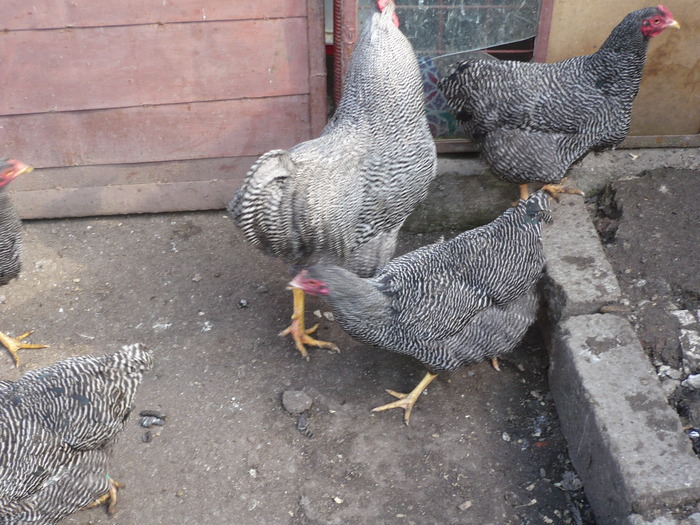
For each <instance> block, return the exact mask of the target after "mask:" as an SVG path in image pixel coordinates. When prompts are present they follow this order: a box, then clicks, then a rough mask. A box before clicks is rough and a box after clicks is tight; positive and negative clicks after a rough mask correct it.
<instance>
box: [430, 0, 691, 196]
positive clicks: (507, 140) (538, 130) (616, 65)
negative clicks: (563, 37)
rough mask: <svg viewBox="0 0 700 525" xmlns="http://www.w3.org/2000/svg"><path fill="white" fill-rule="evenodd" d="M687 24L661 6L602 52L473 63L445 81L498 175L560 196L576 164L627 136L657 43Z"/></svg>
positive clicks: (617, 33) (626, 27) (631, 18)
mask: <svg viewBox="0 0 700 525" xmlns="http://www.w3.org/2000/svg"><path fill="white" fill-rule="evenodd" d="M667 27H676V28H678V27H680V26H679V24H678V22H676V21H675V20H674V18H673V16H672V15H671V12H670V11H669V10H668V8H666V7H664V6H662V5H660V6H658V7H648V8H646V9H640V10H639V11H634V12H632V13H630V14H628V15H627V16H626V17H625V18H624V19H623V20H622V22H620V24H619V25H618V26H617V27H615V29H613V31H612V33H611V34H610V36H609V37H608V38H607V40H606V41H605V42H604V43H603V45H602V46H600V49H598V51H596V52H595V53H593V54H592V55H587V56H578V57H574V58H569V59H567V60H563V61H561V62H556V63H552V64H539V63H523V62H515V61H502V60H467V61H464V62H462V63H460V64H459V65H458V66H457V67H456V68H455V69H454V70H453V71H452V72H451V73H450V74H449V75H448V76H447V77H446V78H444V79H442V80H441V82H440V88H441V89H442V91H443V92H444V94H445V96H446V97H447V99H448V101H449V103H450V105H451V106H452V109H453V110H454V112H455V115H456V117H457V120H458V121H459V122H460V123H461V124H462V125H463V126H464V128H465V129H466V131H467V132H468V133H470V134H471V135H472V136H473V138H474V139H475V140H476V141H477V142H480V143H481V146H482V152H483V156H484V158H485V160H486V162H487V163H488V164H489V166H490V167H491V169H492V170H493V172H494V174H495V175H496V176H497V177H499V178H501V179H503V180H505V181H507V182H511V183H515V184H519V185H520V197H521V198H527V195H528V194H529V191H528V186H527V184H528V183H530V182H539V183H545V187H544V188H545V189H546V191H549V192H550V193H551V194H552V195H553V196H555V197H556V196H557V194H558V193H560V192H565V193H581V192H580V191H578V190H573V191H572V190H565V189H564V187H563V185H562V184H560V183H561V181H562V179H563V178H564V176H565V175H566V172H567V170H568V169H569V167H570V166H571V165H572V164H573V163H574V162H575V161H577V160H578V159H580V158H581V157H583V156H584V155H585V154H586V153H588V152H589V151H591V150H599V149H605V148H611V147H615V146H617V145H618V144H619V143H620V142H622V141H623V140H624V139H625V137H626V136H627V132H628V130H629V127H630V120H631V112H632V102H633V101H634V98H635V97H636V96H637V92H638V91H639V84H640V81H641V78H642V70H643V69H644V62H645V61H646V53H647V45H648V43H649V39H650V38H652V37H654V36H656V35H658V34H659V33H661V32H662V31H663V30H664V29H665V28H667Z"/></svg>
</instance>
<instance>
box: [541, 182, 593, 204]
mask: <svg viewBox="0 0 700 525" xmlns="http://www.w3.org/2000/svg"><path fill="white" fill-rule="evenodd" d="M565 182H566V177H564V178H563V179H561V181H560V182H559V184H545V185H544V186H542V188H540V189H542V190H544V191H546V192H547V193H549V194H550V195H551V196H552V198H553V199H554V200H555V201H557V202H559V200H560V199H561V197H559V194H560V193H569V194H571V195H581V196H585V193H583V192H582V191H581V190H579V189H578V188H567V187H565V186H564V183H565Z"/></svg>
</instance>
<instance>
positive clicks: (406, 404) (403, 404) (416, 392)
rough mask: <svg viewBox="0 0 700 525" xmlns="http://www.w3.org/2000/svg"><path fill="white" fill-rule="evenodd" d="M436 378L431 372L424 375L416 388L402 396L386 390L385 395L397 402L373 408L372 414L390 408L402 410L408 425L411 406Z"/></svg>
mask: <svg viewBox="0 0 700 525" xmlns="http://www.w3.org/2000/svg"><path fill="white" fill-rule="evenodd" d="M437 376H438V375H437V374H433V373H432V372H428V373H426V374H425V377H424V378H423V379H421V382H420V383H418V385H417V386H416V388H414V389H413V390H411V392H410V393H408V394H402V393H400V392H395V391H394V390H387V391H386V393H387V394H390V395H392V396H394V397H396V398H398V401H394V402H393V403H388V404H386V405H382V406H379V407H377V408H373V409H372V412H381V411H382V410H389V409H390V408H403V409H404V414H403V420H404V422H405V423H406V424H407V425H408V424H409V423H410V421H411V410H413V405H415V404H416V401H418V396H420V395H421V393H422V392H423V390H425V389H426V387H427V386H428V385H429V384H430V383H431V381H432V380H433V379H435V378H436V377H437Z"/></svg>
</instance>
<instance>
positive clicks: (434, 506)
mask: <svg viewBox="0 0 700 525" xmlns="http://www.w3.org/2000/svg"><path fill="white" fill-rule="evenodd" d="M431 239H432V237H431V238H428V237H426V236H408V237H404V239H403V249H404V250H407V249H412V248H415V247H417V246H420V245H423V244H426V243H427V242H429V241H430V240H431ZM25 247H26V249H25V253H24V259H23V260H24V271H23V272H22V275H21V277H20V279H18V280H16V281H14V282H12V283H10V284H9V285H7V286H5V287H3V288H2V289H0V308H2V320H1V325H2V326H0V329H2V330H3V331H7V332H10V333H11V334H12V335H16V334H19V333H22V332H23V331H25V330H28V329H34V330H36V332H35V334H34V335H33V336H32V339H33V341H34V342H42V343H46V344H49V345H50V348H49V349H46V350H36V351H32V350H28V351H23V352H21V354H20V357H21V359H22V365H21V367H20V368H19V369H14V368H12V367H11V360H10V359H9V357H8V356H6V355H3V354H1V353H0V359H3V361H2V362H0V378H2V379H16V378H17V377H19V376H20V375H21V373H23V372H25V371H27V370H29V369H32V368H36V367H39V366H46V365H49V364H52V363H54V362H55V361H57V360H59V359H64V358H67V357H70V356H73V355H78V354H87V353H94V354H104V353H107V352H112V351H114V350H116V349H117V348H118V347H119V346H120V345H122V344H127V343H133V342H137V341H140V342H143V343H145V344H146V345H147V346H148V347H149V348H150V349H151V350H152V351H153V353H154V357H155V361H156V366H155V368H154V370H153V371H152V372H150V373H149V374H148V375H147V376H146V378H145V379H144V382H143V385H142V387H141V389H140V390H139V393H138V395H137V406H136V407H135V413H134V415H133V416H132V418H131V419H130V420H129V421H128V423H127V428H126V430H125V432H124V433H123V434H122V436H121V437H120V439H119V441H118V442H117V444H116V446H115V448H114V458H113V461H112V470H111V475H112V476H113V477H114V478H115V479H116V480H118V481H120V482H124V483H125V484H126V488H125V489H124V490H123V491H121V495H120V501H119V503H118V506H117V508H118V511H117V513H116V515H114V516H113V517H110V516H107V515H106V514H105V512H104V510H103V509H93V510H90V511H85V512H78V513H76V514H74V515H73V516H71V517H70V518H68V519H67V520H66V521H65V523H75V524H78V523H80V524H86V523H91V524H98V523H104V524H115V523H116V524H131V523H141V522H143V521H144V519H146V520H147V521H148V522H150V523H192V524H209V523H236V524H243V525H245V524H251V525H252V524H255V525H257V524H261V523H264V524H276V523H283V524H327V523H328V524H334V523H337V524H351V525H352V524H381V523H386V524H406V525H409V524H417V525H422V524H440V525H446V524H464V523H479V524H499V525H504V524H537V525H540V524H542V523H555V524H560V523H562V524H568V523H585V524H591V523H593V520H592V518H591V517H590V515H589V511H588V510H587V509H588V507H587V506H586V505H585V501H584V499H583V492H582V490H581V485H580V482H579V481H578V479H577V478H576V476H575V474H573V472H572V468H571V466H570V464H569V461H568V458H567V454H566V443H565V441H564V438H563V436H562V434H561V432H560V429H559V423H558V420H557V417H556V413H555V409H554V405H553V402H552V399H551V396H550V395H549V392H548V386H547V374H546V368H547V357H546V352H545V351H544V350H543V347H542V342H541V341H540V340H539V338H538V335H537V334H536V333H531V334H530V335H529V336H528V338H527V339H526V341H525V342H524V343H523V344H522V345H520V346H519V347H518V348H517V350H516V351H515V352H514V353H513V354H512V355H510V356H507V357H506V358H505V359H503V362H502V369H503V371H502V372H500V373H499V372H496V371H495V370H494V369H492V368H491V366H490V365H489V364H488V363H481V364H480V365H477V366H473V367H469V368H466V369H463V370H461V371H459V372H457V373H453V374H444V375H442V376H441V377H439V378H438V379H437V380H436V381H434V383H433V384H431V385H430V387H429V389H428V392H427V394H426V395H425V396H423V397H422V399H421V400H420V402H419V403H418V404H417V405H416V408H415V410H414V414H413V418H412V423H411V426H410V427H406V426H405V425H404V424H403V423H402V414H401V413H400V411H390V412H387V413H381V414H373V413H371V412H370V409H371V408H372V407H374V406H378V405H380V404H383V403H386V402H388V401H390V398H389V396H388V395H387V394H385V393H384V390H383V389H384V388H392V389H396V390H406V389H410V388H412V387H413V386H414V385H415V384H416V383H417V382H418V380H419V379H420V378H421V377H422V375H423V373H424V371H423V369H422V368H421V366H420V365H419V364H418V363H417V362H416V361H414V360H412V359H410V358H408V357H405V356H401V355H397V354H392V353H390V352H386V351H382V350H378V349H375V348H370V347H366V346H364V345H361V344H359V343H357V342H355V341H353V340H352V339H350V338H349V337H347V336H346V335H345V334H344V333H343V332H342V331H341V330H340V329H339V328H338V327H337V325H335V324H334V323H332V322H330V321H328V320H327V319H325V318H323V317H321V318H319V320H320V322H321V328H320V337H321V338H322V339H328V340H331V341H333V342H335V343H337V344H338V346H339V347H340V348H341V353H340V354H333V353H329V352H326V351H317V350H316V351H314V350H312V352H311V360H310V361H309V362H307V361H305V360H303V359H301V358H300V357H299V354H298V352H297V351H296V350H295V349H294V346H293V344H292V343H291V341H289V340H286V339H281V338H279V337H277V335H276V334H277V332H278V331H280V330H281V329H282V328H284V326H286V324H287V323H288V321H289V317H288V316H289V315H290V313H291V295H290V293H289V292H287V291H286V290H285V284H286V282H287V281H288V280H289V278H290V276H289V274H288V272H287V269H286V268H285V267H284V265H282V264H280V263H279V261H276V260H273V259H269V258H267V257H265V256H263V255H262V254H260V253H259V252H258V251H257V250H256V249H255V248H253V247H251V246H250V245H248V244H246V243H244V242H242V240H241V238H240V236H238V235H237V234H236V232H235V229H234V226H233V224H232V223H231V221H230V220H229V219H228V218H226V217H225V215H224V214H223V213H222V212H204V213H184V214H164V215H151V216H133V217H107V218H95V219H72V220H51V221H32V222H27V223H25ZM314 310H319V312H320V313H322V312H324V311H325V310H326V309H325V307H324V305H323V303H321V302H316V301H310V303H309V310H308V312H309V313H308V315H309V317H313V315H314V314H313V311H314ZM289 391H302V392H303V393H304V394H305V395H306V396H308V397H309V398H310V399H311V401H312V405H311V407H310V408H308V409H305V410H304V411H303V413H302V415H303V418H302V417H301V415H299V414H292V413H290V412H288V411H287V410H285V409H284V407H283V403H282V400H283V395H284V392H289ZM144 409H145V410H154V411H158V412H159V413H160V414H162V415H164V416H165V424H164V425H163V426H157V425H156V426H152V427H151V428H150V429H145V428H144V427H142V426H140V424H139V419H140V418H139V417H137V415H138V413H139V412H140V411H142V410H144ZM147 433H148V434H147Z"/></svg>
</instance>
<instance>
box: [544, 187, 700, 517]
mask: <svg viewBox="0 0 700 525" xmlns="http://www.w3.org/2000/svg"><path fill="white" fill-rule="evenodd" d="M553 208H554V209H553V215H554V224H553V225H551V226H550V227H549V228H546V229H545V233H544V234H543V242H544V247H545V253H546V256H547V275H546V277H545V279H544V280H543V294H544V298H545V303H546V306H547V308H546V313H545V315H546V319H545V321H544V323H543V325H544V332H545V339H546V342H547V345H548V347H549V352H550V359H551V363H550V371H549V377H550V388H551V391H552V395H553V397H554V400H555V403H556V406H557V412H558V414H559V418H560V420H561V424H562V430H563V432H564V435H565V436H566V439H567V442H568V447H569V456H570V458H571V461H572V463H573V465H574V467H575V468H576V470H577V472H578V474H579V476H580V478H581V480H582V481H583V484H584V489H585V491H586V495H587V496H588V499H589V502H590V504H591V506H592V508H593V512H594V513H595V515H596V519H597V521H598V523H599V524H601V525H605V524H613V523H622V522H623V521H624V522H625V523H626V522H630V523H645V522H644V521H641V522H640V521H639V519H646V518H650V517H652V516H656V515H658V514H659V513H661V512H663V511H668V510H669V509H672V508H674V507H677V506H679V505H684V504H686V503H691V502H694V501H697V500H698V499H699V498H700V468H698V467H700V463H698V459H697V458H696V457H695V456H694V454H693V453H692V450H691V446H690V443H689V441H688V440H687V439H685V436H684V435H683V431H682V428H681V425H680V420H679V418H678V416H677V414H676V413H675V412H674V411H673V409H672V408H671V407H670V406H669V405H668V403H667V401H666V398H665V396H664V393H663V390H662V388H661V383H660V381H659V380H658V378H657V376H656V373H655V371H654V369H653V368H652V366H651V363H650V362H649V360H648V358H647V356H646V354H645V353H644V350H643V349H642V347H641V344H640V343H639V341H638V340H637V337H636V334H635V333H634V330H633V329H632V327H631V325H630V324H629V322H628V321H627V320H625V319H623V318H621V317H617V316H615V315H612V314H600V313H598V312H600V311H601V308H602V307H604V306H608V305H611V304H615V303H619V302H620V300H621V292H620V287H619V285H618V283H617V279H616V278H615V275H614V272H613V270H612V267H611V266H610V264H609V263H608V261H607V259H606V258H605V255H604V253H603V249H602V246H601V245H600V242H599V240H598V236H597V233H596V232H595V229H594V227H593V224H592V223H591V221H590V219H589V216H588V212H587V211H586V208H585V204H584V202H583V200H582V199H580V198H574V197H564V201H563V203H562V205H560V206H557V205H556V204H554V205H553ZM668 519H670V520H671V521H670V522H668V523H676V522H675V520H673V518H670V517H669V518H668ZM625 520H626V521H625ZM629 520H633V521H629ZM634 520H637V521H634ZM684 521H685V520H684ZM664 523H666V522H664Z"/></svg>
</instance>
